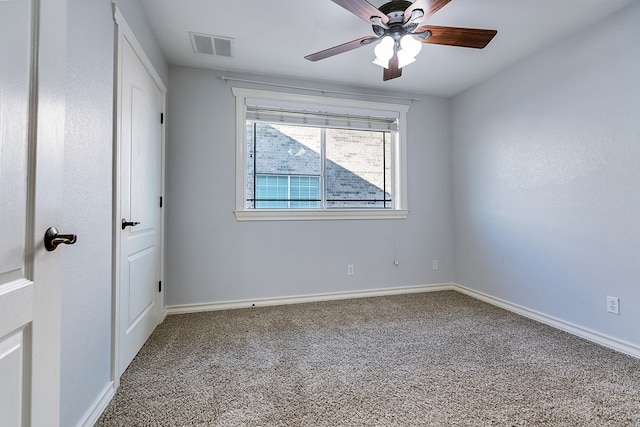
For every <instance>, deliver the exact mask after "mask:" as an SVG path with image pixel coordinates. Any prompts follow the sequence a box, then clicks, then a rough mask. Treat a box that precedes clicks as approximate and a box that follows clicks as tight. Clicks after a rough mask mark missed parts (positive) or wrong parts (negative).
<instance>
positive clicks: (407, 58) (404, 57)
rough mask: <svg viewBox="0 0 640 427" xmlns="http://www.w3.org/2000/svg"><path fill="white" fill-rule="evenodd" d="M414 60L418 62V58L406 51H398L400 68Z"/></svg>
mask: <svg viewBox="0 0 640 427" xmlns="http://www.w3.org/2000/svg"><path fill="white" fill-rule="evenodd" d="M412 62H416V58H414V57H413V56H411V55H408V54H406V53H405V52H404V51H402V50H401V51H398V68H404V67H406V66H407V65H409V64H411V63H412Z"/></svg>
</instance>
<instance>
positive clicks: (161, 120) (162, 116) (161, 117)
mask: <svg viewBox="0 0 640 427" xmlns="http://www.w3.org/2000/svg"><path fill="white" fill-rule="evenodd" d="M160 124H161V125H163V124H164V113H160Z"/></svg>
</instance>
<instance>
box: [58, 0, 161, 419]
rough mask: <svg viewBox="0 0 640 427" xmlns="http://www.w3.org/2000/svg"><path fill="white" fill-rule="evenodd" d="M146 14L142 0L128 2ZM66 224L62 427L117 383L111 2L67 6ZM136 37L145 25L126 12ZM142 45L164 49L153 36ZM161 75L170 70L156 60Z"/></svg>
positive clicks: (79, 1) (76, 0) (74, 0)
mask: <svg viewBox="0 0 640 427" xmlns="http://www.w3.org/2000/svg"><path fill="white" fill-rule="evenodd" d="M122 3H123V5H124V4H126V5H127V6H128V7H127V10H135V9H136V8H138V9H139V5H137V0H130V1H129V0H128V1H126V2H124V1H123V2H122ZM67 11H68V12H67V13H68V18H67V22H68V37H67V43H68V48H67V78H66V121H65V126H66V130H65V175H64V204H65V211H64V224H60V225H58V227H59V228H60V230H61V232H65V233H67V232H68V233H76V234H77V235H78V242H77V243H76V245H75V246H72V247H65V248H61V249H60V251H61V257H62V267H63V277H62V280H63V289H62V319H61V321H62V350H61V351H62V354H61V363H62V382H61V415H60V416H61V420H60V425H62V426H73V425H77V424H78V423H80V422H82V421H84V419H85V416H86V415H87V413H88V411H91V410H92V409H94V407H95V405H96V403H97V401H98V400H99V399H100V398H101V397H102V396H103V394H104V392H105V390H106V389H107V387H109V385H110V382H111V310H112V308H111V304H112V298H111V297H112V268H111V251H112V244H111V240H112V220H111V215H112V167H113V166H112V165H113V162H112V160H113V148H112V147H113V136H112V135H113V131H112V128H113V99H114V96H113V95H114V93H113V71H114V21H113V13H112V8H111V1H110V0H93V1H91V2H88V1H85V0H68V8H67ZM123 14H124V15H125V17H126V18H127V20H128V22H129V25H130V26H131V27H132V29H134V31H136V35H138V34H145V28H148V26H146V27H145V25H146V23H144V22H143V24H145V25H142V24H140V21H139V20H138V17H139V16H142V17H143V15H135V17H134V19H130V18H129V16H128V15H127V14H126V13H125V11H124V10H123ZM141 39H142V40H140V42H141V43H142V44H143V46H144V47H145V49H147V50H150V51H153V50H154V49H156V50H157V46H153V44H150V45H148V46H147V45H145V41H146V43H148V42H149V41H153V38H152V37H150V36H149V35H147V37H144V38H142V37H141ZM155 60H156V61H158V63H159V64H156V66H159V68H160V69H162V68H163V67H164V69H165V73H166V68H167V65H166V63H164V62H163V61H164V60H163V59H162V58H161V57H160V58H155Z"/></svg>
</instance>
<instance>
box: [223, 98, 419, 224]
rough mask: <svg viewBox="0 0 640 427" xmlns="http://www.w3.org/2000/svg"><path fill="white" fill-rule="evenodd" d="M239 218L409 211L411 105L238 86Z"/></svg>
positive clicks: (351, 215) (337, 216)
mask: <svg viewBox="0 0 640 427" xmlns="http://www.w3.org/2000/svg"><path fill="white" fill-rule="evenodd" d="M233 93H234V95H235V96H236V102H237V110H236V113H237V121H238V125H237V128H236V129H237V133H238V135H237V140H238V141H237V150H236V153H237V159H236V168H237V173H236V217H237V218H238V220H256V219H257V220H266V219H355V218H404V217H406V214H407V211H406V189H405V182H406V178H405V177H406V171H405V170H404V169H405V166H404V165H405V164H406V160H405V154H404V151H405V150H404V149H403V147H404V131H403V130H404V128H405V124H404V119H405V116H406V112H407V110H408V107H407V106H404V105H396V104H386V103H385V104H382V103H372V102H363V101H351V100H344V99H336V98H326V97H312V96H302V95H293V94H281V93H274V92H266V91H256V90H250V89H238V88H234V89H233Z"/></svg>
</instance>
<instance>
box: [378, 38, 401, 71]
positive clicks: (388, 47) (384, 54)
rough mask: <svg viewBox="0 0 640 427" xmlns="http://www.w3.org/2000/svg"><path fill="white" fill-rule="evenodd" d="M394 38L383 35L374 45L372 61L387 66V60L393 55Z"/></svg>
mask: <svg viewBox="0 0 640 427" xmlns="http://www.w3.org/2000/svg"><path fill="white" fill-rule="evenodd" d="M395 44H396V42H395V40H393V38H392V37H390V36H384V37H383V38H382V40H380V43H378V44H377V45H376V47H375V48H374V49H373V52H374V53H375V54H376V59H374V60H373V63H374V64H376V65H379V66H381V67H383V68H389V60H390V59H391V58H392V57H393V54H394V53H395V52H394V47H395Z"/></svg>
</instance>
